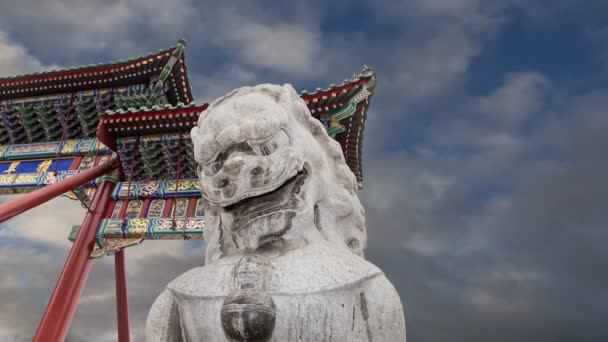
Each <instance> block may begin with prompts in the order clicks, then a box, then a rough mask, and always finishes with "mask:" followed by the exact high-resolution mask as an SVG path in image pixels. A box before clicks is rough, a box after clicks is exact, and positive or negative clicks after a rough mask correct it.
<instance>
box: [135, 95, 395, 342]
mask: <svg viewBox="0 0 608 342" xmlns="http://www.w3.org/2000/svg"><path fill="white" fill-rule="evenodd" d="M191 137H192V142H193V146H194V154H195V159H196V161H197V163H198V170H197V173H198V176H199V179H200V183H201V195H202V201H203V203H204V205H205V215H206V216H205V218H206V221H205V240H206V243H207V249H206V254H205V260H206V262H205V266H202V267H197V268H194V269H192V270H190V271H188V272H186V273H184V274H183V275H181V276H179V277H178V278H176V279H174V280H173V281H172V282H170V283H169V284H168V285H167V288H166V289H165V290H164V292H163V293H162V294H161V295H160V296H159V297H158V298H157V299H156V301H155V303H154V304H153V306H152V308H151V310H150V313H149V315H148V321H147V324H146V339H147V341H163V342H169V341H171V342H177V341H274V342H286V341H349V342H350V341H354V342H356V341H405V320H404V315H403V308H402V305H401V302H400V299H399V296H398V294H397V292H396V291H395V289H394V287H393V286H392V285H391V283H390V282H389V281H388V280H387V279H386V277H385V276H384V274H383V273H382V271H381V270H380V269H378V268H377V267H376V266H374V265H372V264H371V263H369V262H368V261H366V260H365V259H364V257H363V251H364V249H365V246H366V241H367V235H366V228H365V213H364V210H363V207H362V206H361V203H360V202H359V199H358V197H357V194H356V192H357V182H356V178H355V176H354V174H353V173H352V172H351V171H350V169H349V168H348V166H347V165H346V163H345V160H344V156H343V154H342V151H341V148H340V145H339V144H338V143H337V142H336V141H335V140H333V139H332V138H330V137H329V136H328V135H327V133H326V131H325V129H324V127H323V126H322V124H321V123H320V122H319V121H318V120H316V119H314V118H313V117H312V116H311V115H310V112H309V110H308V108H307V107H306V105H305V103H304V102H303V100H302V99H300V98H299V97H298V95H297V93H296V92H295V90H294V89H293V88H292V87H291V85H287V84H286V85H283V86H279V85H270V84H262V85H258V86H255V87H243V88H239V89H236V90H234V91H232V92H230V93H228V94H227V95H225V96H223V97H221V98H219V99H217V100H216V101H214V102H213V103H212V104H211V105H210V106H209V108H208V109H207V110H206V111H205V112H203V113H202V114H201V116H200V118H199V120H198V125H197V127H194V128H193V129H192V132H191Z"/></svg>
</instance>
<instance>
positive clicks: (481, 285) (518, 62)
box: [0, 0, 608, 342]
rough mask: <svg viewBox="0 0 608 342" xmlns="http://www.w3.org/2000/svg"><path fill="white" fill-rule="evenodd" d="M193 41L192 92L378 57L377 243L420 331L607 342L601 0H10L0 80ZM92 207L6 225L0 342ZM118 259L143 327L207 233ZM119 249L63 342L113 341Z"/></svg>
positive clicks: (368, 141) (325, 71)
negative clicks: (115, 266) (123, 263)
mask: <svg viewBox="0 0 608 342" xmlns="http://www.w3.org/2000/svg"><path fill="white" fill-rule="evenodd" d="M182 37H183V38H186V39H187V41H188V47H187V50H186V60H187V62H188V67H189V72H190V78H191V83H192V89H193V91H194V94H195V96H196V99H197V101H198V102H205V101H211V100H213V99H214V98H215V97H217V96H219V95H222V94H223V93H225V92H227V91H228V90H231V89H232V88H235V87H239V86H243V85H254V84H257V83H262V82H273V83H285V82H288V83H292V84H294V86H295V87H296V88H297V89H300V90H302V89H309V90H313V89H314V88H316V87H326V86H327V85H329V84H330V83H339V82H341V81H342V80H343V79H345V78H348V77H350V76H351V75H352V74H353V73H354V72H358V71H360V70H361V68H362V66H363V65H364V64H368V65H370V66H372V67H373V68H374V69H375V71H376V73H377V77H378V87H377V90H376V96H375V97H374V99H373V101H372V106H371V110H370V112H369V118H368V122H367V127H366V131H365V142H364V153H363V158H364V178H365V188H364V190H363V191H362V192H361V199H362V201H363V202H364V205H365V207H366V211H367V227H368V232H369V245H368V252H367V256H368V258H369V259H370V260H371V261H372V262H373V263H375V264H377V265H379V266H380V267H381V268H382V269H383V270H384V271H385V272H386V275H387V276H388V278H389V279H390V280H391V281H392V282H393V284H395V286H396V287H397V289H398V290H399V293H400V295H401V298H402V300H403V303H404V306H405V312H406V321H407V326H408V340H409V341H430V342H434V341H497V342H500V341H606V340H608V325H607V324H606V319H607V318H608V291H607V290H606V289H608V274H607V273H606V272H607V271H606V266H607V265H608V248H607V247H606V246H607V244H608V230H607V224H608V207H607V203H608V180H607V178H606V174H607V173H608V158H607V157H606V149H607V148H608V135H607V134H606V132H607V131H608V111H607V106H608V96H607V95H608V82H607V81H608V3H607V2H606V1H602V0H597V1H596V0H589V1H576V0H572V1H568V0H546V1H543V0H537V1H534V0H529V1H528V0H495V1H494V0H491V1H481V0H395V1H391V0H384V1H362V0H352V1H346V0H334V1H316V3H315V2H312V1H311V2H281V3H278V2H275V1H249V2H238V3H237V2H235V3H228V2H211V1H194V0H192V1H190V0H172V1H164V0H133V1H122V0H110V1H105V0H103V1H102V0H94V1H86V2H85V1H79V0H45V1H41V0H38V1H36V0H20V1H18V2H15V1H9V0H0V75H2V76H8V75H14V74H19V73H27V72H35V71H41V70H46V69H53V68H60V67H68V66H74V65H82V64H92V63H99V62H107V61H110V60H119V59H125V58H130V57H134V56H137V55H143V54H147V53H149V52H153V51H157V50H159V49H164V48H166V47H168V46H171V45H173V44H175V43H176V42H177V40H178V39H179V38H182ZM7 199H10V198H7V197H4V198H3V200H7ZM83 216H84V210H83V209H81V208H80V207H79V205H78V203H76V202H72V201H70V200H67V199H63V198H62V199H57V200H54V201H52V202H49V203H47V204H45V205H43V206H40V207H39V208H36V209H35V210H32V211H31V212H29V213H27V214H24V215H21V216H20V217H18V218H15V219H13V220H11V221H8V222H6V223H4V224H1V225H0V341H28V340H30V339H31V337H32V335H33V334H34V332H35V330H36V327H37V324H38V321H39V319H40V317H41V315H42V312H43V310H44V308H45V305H46V301H47V300H48V298H49V296H50V294H51V291H52V288H53V286H54V284H55V282H56V279H57V277H58V275H59V272H60V270H61V267H62V265H63V262H64V260H65V257H66V255H67V253H68V250H69V247H70V243H69V242H68V241H67V235H68V232H69V227H70V226H71V225H73V224H79V223H80V222H81V220H82V218H83ZM126 254H127V260H128V262H127V269H128V281H129V291H130V305H131V320H132V330H133V335H134V340H135V341H142V340H143V336H142V332H143V327H144V322H145V318H146V314H147V311H148V309H149V307H150V305H151V304H152V301H153V300H154V298H155V297H156V296H157V295H158V293H160V291H161V289H162V288H163V287H164V286H165V285H166V283H167V282H168V281H170V280H171V279H172V278H174V277H176V276H177V275H179V274H181V273H182V272H184V271H186V270H188V269H190V268H192V267H194V266H197V265H200V264H201V263H202V261H203V245H202V243H201V242H200V241H195V242H179V241H168V242H152V241H149V242H146V243H144V244H143V245H142V246H139V247H137V248H131V249H129V250H127V252H126ZM112 262H113V260H112V259H111V258H105V259H103V260H101V261H96V262H95V264H94V266H93V270H92V273H91V276H90V277H89V280H88V282H87V285H86V289H85V291H84V293H83V296H82V298H81V300H80V304H79V306H78V310H77V312H76V316H75V319H74V321H73V323H72V326H71V328H70V332H69V337H68V339H67V341H113V340H115V339H116V337H115V336H116V335H115V334H116V323H115V320H116V319H115V298H114V276H113V263H112Z"/></svg>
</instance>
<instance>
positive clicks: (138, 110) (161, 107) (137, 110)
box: [105, 102, 208, 115]
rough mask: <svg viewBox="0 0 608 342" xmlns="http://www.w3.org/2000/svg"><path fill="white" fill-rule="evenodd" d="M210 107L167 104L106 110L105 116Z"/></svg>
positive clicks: (192, 103)
mask: <svg viewBox="0 0 608 342" xmlns="http://www.w3.org/2000/svg"><path fill="white" fill-rule="evenodd" d="M206 105H208V104H207V103H203V104H197V103H195V102H190V103H189V104H184V103H183V102H178V103H177V105H175V106H174V105H172V104H170V103H165V104H163V105H153V106H151V107H147V106H141V107H139V108H134V107H130V108H127V109H122V108H119V109H116V110H106V111H105V114H108V115H114V114H134V113H142V112H146V113H147V112H153V111H157V110H173V109H180V108H193V107H205V106H206Z"/></svg>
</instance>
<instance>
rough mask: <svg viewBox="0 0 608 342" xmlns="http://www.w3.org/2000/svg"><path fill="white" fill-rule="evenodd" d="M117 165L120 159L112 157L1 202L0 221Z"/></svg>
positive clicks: (79, 184) (35, 205)
mask: <svg viewBox="0 0 608 342" xmlns="http://www.w3.org/2000/svg"><path fill="white" fill-rule="evenodd" d="M116 167H118V159H112V160H110V161H108V162H106V163H104V164H103V165H99V166H96V167H94V168H92V169H89V170H87V171H84V172H82V173H79V174H77V175H75V176H71V177H68V178H66V179H64V180H62V181H59V182H57V183H55V184H51V185H47V186H45V187H43V188H40V189H38V190H36V191H34V192H30V193H29V194H25V195H23V196H21V197H19V198H17V199H14V200H12V201H10V202H6V203H2V204H0V223H1V222H4V221H6V220H8V219H10V218H11V217H14V216H17V215H19V214H21V213H22V212H24V211H27V210H30V209H32V208H34V207H37V206H39V205H41V204H43V203H45V202H47V201H50V200H52V199H53V198H55V197H57V196H61V195H62V194H64V193H66V192H68V191H70V190H74V189H76V188H77V187H79V186H81V185H84V184H86V183H87V182H90V181H92V180H93V179H95V178H97V177H100V176H103V175H105V174H107V173H110V171H112V170H114V169H115V168H116ZM95 197H97V196H95Z"/></svg>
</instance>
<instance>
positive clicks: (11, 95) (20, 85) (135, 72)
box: [0, 47, 192, 104]
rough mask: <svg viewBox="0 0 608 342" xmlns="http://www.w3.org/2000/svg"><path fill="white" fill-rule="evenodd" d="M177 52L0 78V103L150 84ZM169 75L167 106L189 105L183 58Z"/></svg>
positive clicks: (188, 87) (163, 52) (188, 89)
mask: <svg viewBox="0 0 608 342" xmlns="http://www.w3.org/2000/svg"><path fill="white" fill-rule="evenodd" d="M176 48H177V47H173V48H170V49H167V50H163V51H160V52H158V53H155V54H150V55H147V56H143V57H137V58H134V59H131V60H127V61H121V62H111V63H105V64H97V65H91V66H83V67H77V68H72V69H63V70H53V71H48V72H43V73H35V74H28V75H19V76H14V77H4V78H0V100H7V99H17V98H24V97H31V96H43V95H51V94H58V93H70V92H76V91H83V90H91V89H100V88H112V87H120V86H126V85H133V84H143V83H149V82H150V80H151V79H153V78H155V77H156V76H158V75H159V74H160V73H161V71H162V68H163V66H164V65H165V64H166V63H167V61H168V60H169V57H170V56H171V54H172V52H173V51H174V50H175V49H176ZM180 66H183V67H180ZM171 75H172V78H173V79H175V80H176V81H177V82H174V83H170V84H169V85H168V87H167V93H168V99H169V102H171V103H173V104H177V103H178V102H183V103H190V102H191V101H192V92H191V90H190V85H189V81H188V76H187V74H186V68H185V62H184V57H183V55H182V56H181V57H180V59H179V63H177V65H176V67H175V68H174V69H173V70H172V73H171ZM173 86H175V89H174V88H172V87H173Z"/></svg>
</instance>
